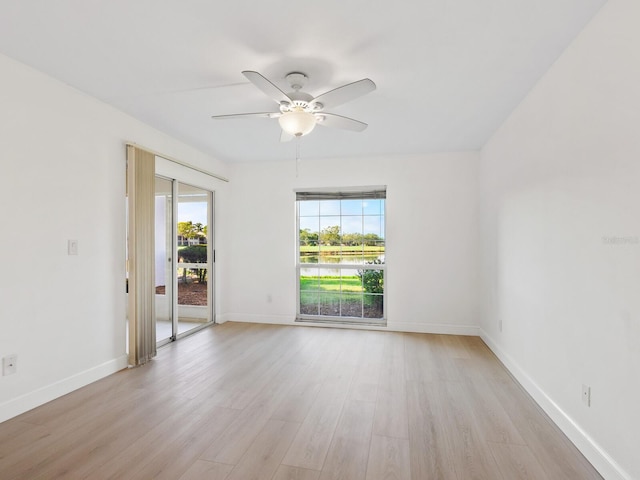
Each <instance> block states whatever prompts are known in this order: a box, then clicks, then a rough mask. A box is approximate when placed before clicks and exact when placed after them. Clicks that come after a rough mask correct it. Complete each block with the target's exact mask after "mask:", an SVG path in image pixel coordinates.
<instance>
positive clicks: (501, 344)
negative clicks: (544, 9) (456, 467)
mask: <svg viewBox="0 0 640 480" xmlns="http://www.w3.org/2000/svg"><path fill="white" fill-rule="evenodd" d="M639 25H640V3H638V2H637V1H635V0H609V2H608V4H607V5H605V7H604V8H603V10H602V11H601V12H600V13H599V14H598V15H597V16H596V17H595V18H594V20H593V21H592V22H591V23H590V24H589V25H588V26H587V27H586V29H585V30H584V31H583V32H582V33H581V34H580V35H579V36H578V38H577V39H576V40H575V41H574V42H573V44H572V45H571V46H570V47H569V48H568V49H567V51H566V52H565V53H564V54H563V55H562V56H561V58H560V59H559V60H558V61H557V62H556V64H555V65H554V66H553V67H552V69H551V70H550V71H549V72H548V74H546V75H545V76H544V77H543V78H542V79H541V81H540V82H539V84H538V85H537V86H536V87H535V88H534V89H533V91H532V92H531V93H530V94H529V95H528V97H527V98H526V99H525V101H524V102H523V103H522V104H521V105H520V106H519V107H518V108H517V109H516V111H515V112H514V113H513V114H512V115H511V117H510V118H509V119H508V121H507V122H506V123H505V124H504V125H503V126H502V127H501V128H500V129H499V131H498V132H497V133H496V134H495V135H494V136H493V138H492V139H491V140H490V141H489V142H488V144H487V145H486V146H485V147H484V149H483V150H482V152H481V170H480V172H481V173H480V178H481V193H480V198H481V199H482V204H481V212H480V215H481V219H482V223H481V242H482V272H483V274H482V282H481V284H482V286H483V292H482V298H483V300H484V302H483V303H484V305H483V315H482V329H483V330H484V336H485V339H486V340H487V341H488V342H489V343H490V344H491V346H492V348H493V349H494V350H495V351H496V352H497V353H498V354H499V355H500V356H501V358H502V359H503V360H504V361H505V362H506V363H507V365H508V366H509V367H510V368H511V369H512V371H513V372H514V373H516V375H517V377H518V378H519V379H520V381H521V382H522V383H523V384H524V385H525V386H526V387H527V388H528V389H529V391H530V392H531V393H532V394H533V395H534V397H535V398H536V399H537V400H538V402H539V403H540V404H541V405H542V406H543V407H544V408H545V409H546V410H547V411H548V412H549V413H550V414H551V416H552V417H553V418H554V420H555V421H556V423H558V424H559V425H560V426H561V427H562V428H563V429H564V430H565V431H566V432H567V433H568V434H569V436H570V437H571V438H572V439H573V440H574V442H575V443H576V444H577V445H578V446H579V447H580V448H581V449H582V451H583V452H584V453H585V454H586V455H587V457H588V458H589V459H590V460H591V461H592V463H594V465H595V466H596V467H597V468H598V469H600V471H601V473H603V475H604V476H605V477H606V478H609V479H614V478H628V479H632V478H633V479H637V478H640V456H638V452H639V451H640V434H639V433H638V432H640V408H639V407H638V406H639V405H640V403H639V401H638V399H639V398H640V382H639V380H640V294H639V292H640V28H639V27H638V26H639ZM500 322H502V327H503V329H502V331H500V329H499V323H500ZM582 384H587V385H590V386H591V389H592V390H591V391H592V404H591V407H590V408H589V407H587V406H585V405H584V404H583V403H582V401H581V386H582Z"/></svg>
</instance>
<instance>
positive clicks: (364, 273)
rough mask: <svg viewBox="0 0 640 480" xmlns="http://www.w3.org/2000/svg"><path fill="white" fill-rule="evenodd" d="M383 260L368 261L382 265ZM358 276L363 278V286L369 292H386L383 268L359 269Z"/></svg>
mask: <svg viewBox="0 0 640 480" xmlns="http://www.w3.org/2000/svg"><path fill="white" fill-rule="evenodd" d="M383 263H384V261H383V260H380V259H376V260H374V261H373V262H367V264H368V265H382V264H383ZM358 276H359V277H360V279H361V280H362V288H363V289H364V291H365V292H367V293H383V292H384V272H383V271H382V270H358Z"/></svg>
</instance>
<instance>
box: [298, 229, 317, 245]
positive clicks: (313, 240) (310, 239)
mask: <svg viewBox="0 0 640 480" xmlns="http://www.w3.org/2000/svg"><path fill="white" fill-rule="evenodd" d="M300 245H307V246H311V247H316V246H317V245H318V234H317V233H316V232H310V231H309V229H308V228H305V229H304V230H303V229H300Z"/></svg>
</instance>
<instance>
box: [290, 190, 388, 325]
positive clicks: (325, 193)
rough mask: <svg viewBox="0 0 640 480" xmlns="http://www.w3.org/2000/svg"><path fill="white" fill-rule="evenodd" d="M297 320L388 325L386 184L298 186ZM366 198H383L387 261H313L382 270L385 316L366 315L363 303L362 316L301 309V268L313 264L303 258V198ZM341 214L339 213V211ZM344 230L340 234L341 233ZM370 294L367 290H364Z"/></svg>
mask: <svg viewBox="0 0 640 480" xmlns="http://www.w3.org/2000/svg"><path fill="white" fill-rule="evenodd" d="M295 193H296V204H295V205H296V208H295V215H296V322H312V323H316V322H319V323H342V324H360V325H376V326H386V324H387V286H386V283H387V272H386V270H387V262H386V259H387V256H386V217H387V211H386V209H387V201H386V186H370V187H351V188H322V189H300V190H296V191H295ZM367 198H376V199H382V200H384V209H383V213H382V216H383V219H384V231H383V232H382V238H383V239H384V246H385V252H384V263H381V264H365V265H363V264H362V263H340V264H339V266H337V265H336V264H335V263H314V264H313V267H312V268H318V269H320V270H322V269H332V270H335V269H340V270H343V269H345V270H381V271H382V272H383V278H384V289H383V291H382V311H383V313H382V317H381V318H368V317H364V305H363V312H362V315H361V316H360V317H350V316H342V315H338V316H335V315H321V314H318V315H313V314H308V313H304V314H303V313H301V312H300V296H301V293H300V276H301V275H300V272H301V269H303V268H309V267H310V265H309V264H307V263H302V262H301V261H300V201H301V200H302V201H304V200H341V199H353V200H365V199H367ZM336 216H338V215H336ZM339 216H340V218H341V224H342V216H343V215H342V212H340V215H339ZM319 232H320V230H318V233H319ZM342 233H343V232H342V230H341V232H340V234H341V235H342ZM363 295H367V294H363Z"/></svg>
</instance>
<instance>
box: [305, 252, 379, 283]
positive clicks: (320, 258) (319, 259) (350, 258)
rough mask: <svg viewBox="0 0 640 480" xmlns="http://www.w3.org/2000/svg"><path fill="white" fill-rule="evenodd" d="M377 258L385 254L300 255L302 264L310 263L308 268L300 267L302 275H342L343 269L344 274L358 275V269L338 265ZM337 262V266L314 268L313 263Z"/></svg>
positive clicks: (354, 263) (356, 263)
mask: <svg viewBox="0 0 640 480" xmlns="http://www.w3.org/2000/svg"><path fill="white" fill-rule="evenodd" d="M375 260H383V261H384V254H383V255H375V254H374V255H342V256H339V255H305V254H301V255H300V263H301V264H309V267H308V268H305V267H301V268H300V276H302V277H306V276H316V275H320V276H340V272H341V271H342V275H343V276H344V275H345V274H346V275H350V274H351V273H352V274H353V276H356V275H357V269H352V270H346V269H344V268H339V267H338V265H366V264H367V263H373V262H374V261H375ZM318 263H323V264H328V263H330V264H335V265H336V267H337V268H313V267H312V264H318Z"/></svg>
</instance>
